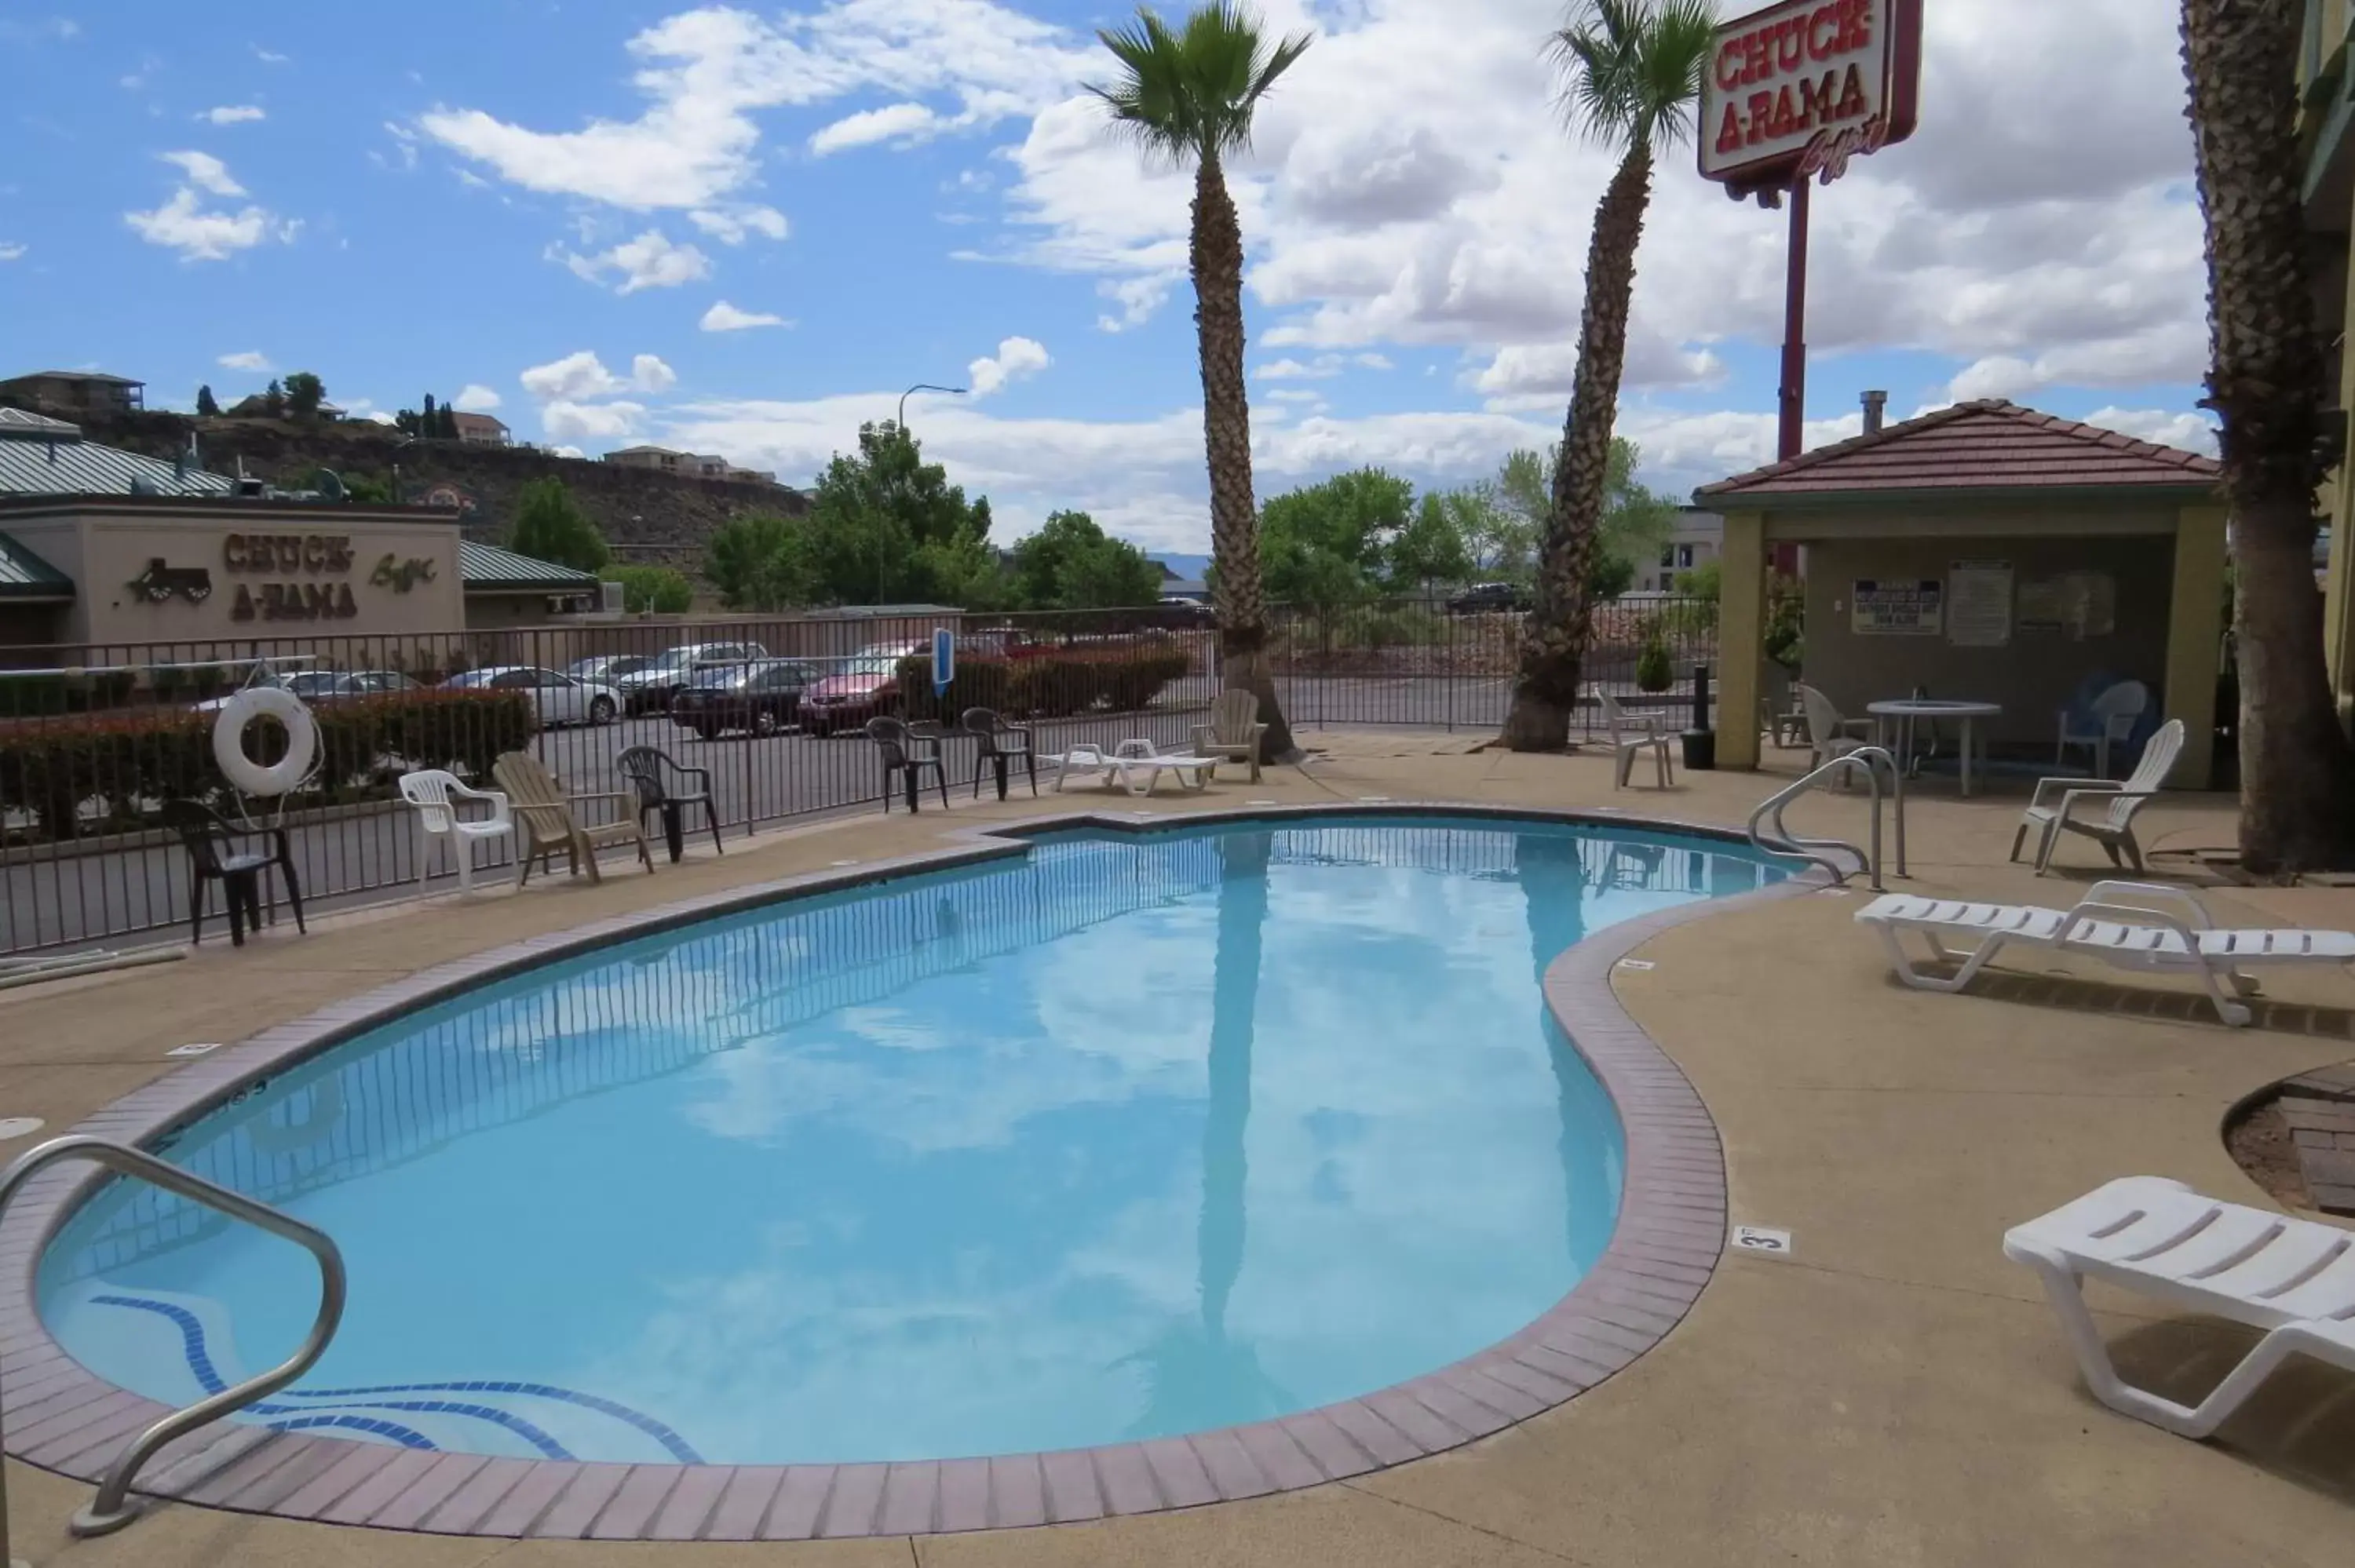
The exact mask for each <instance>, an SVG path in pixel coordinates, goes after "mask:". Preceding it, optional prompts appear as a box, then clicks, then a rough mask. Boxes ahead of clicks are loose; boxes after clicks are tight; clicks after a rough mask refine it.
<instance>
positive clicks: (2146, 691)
mask: <svg viewBox="0 0 2355 1568" xmlns="http://www.w3.org/2000/svg"><path fill="white" fill-rule="evenodd" d="M2149 706H2150V688H2149V687H2148V686H2146V685H2144V684H2143V683H2141V682H2140V681H2120V682H2119V683H2117V684H2116V685H2115V686H2112V687H2111V688H2110V689H2109V690H2107V691H2105V692H2104V693H2103V694H2101V695H2100V696H2098V697H2095V698H2094V705H2093V711H2092V726H2091V727H2090V728H2086V729H2081V730H2074V731H2073V730H2071V729H2070V727H2069V710H2068V709H2066V708H2063V709H2062V710H2061V743H2060V744H2059V745H2058V746H2056V747H2053V750H2052V761H2053V765H2054V766H2055V767H2062V766H2066V764H2067V763H2068V761H2069V748H2070V747H2073V746H2081V747H2084V748H2085V749H2086V750H2088V751H2090V752H2092V753H2093V754H2094V778H2096V779H2107V778H2108V777H2109V776H2110V747H2111V746H2112V745H2113V744H2115V745H2118V746H2124V745H2125V744H2126V742H2127V741H2129V740H2131V739H2133V738H2134V732H2135V726H2137V724H2140V723H2141V722H2142V715H2143V710H2144V709H2146V708H2147V707H2149Z"/></svg>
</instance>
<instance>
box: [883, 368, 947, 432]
mask: <svg viewBox="0 0 2355 1568" xmlns="http://www.w3.org/2000/svg"><path fill="white" fill-rule="evenodd" d="M917 392H945V393H947V394H949V396H951V397H964V387H935V386H933V385H932V383H931V382H929V381H919V382H917V383H916V384H915V385H914V386H913V387H909V388H908V390H907V391H906V392H902V393H900V413H899V417H898V418H895V419H894V420H893V421H892V422H893V423H894V424H896V425H897V426H899V428H900V433H901V434H902V435H904V434H906V433H907V429H908V398H909V397H910V395H911V394H913V393H917Z"/></svg>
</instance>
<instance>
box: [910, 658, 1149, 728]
mask: <svg viewBox="0 0 2355 1568" xmlns="http://www.w3.org/2000/svg"><path fill="white" fill-rule="evenodd" d="M1192 668H1193V657H1192V655H1191V654H1189V653H1188V652H1187V651H1186V650H1185V649H1183V648H1181V647H1177V646H1175V645H1173V644H1170V643H1166V642H1157V641H1156V642H1144V643H1126V644H1122V645H1119V646H1115V647H1110V648H1062V649H1057V650H1055V651H1053V652H1044V653H1039V654H1035V655H1032V656H1030V657H1027V658H1021V659H1000V658H988V657H980V656H976V655H973V654H962V653H961V654H959V655H958V656H957V662H956V675H955V678H954V680H952V681H951V682H950V683H949V689H948V691H947V693H946V694H943V696H940V697H934V696H933V695H932V655H931V653H929V652H924V653H918V654H915V655H913V656H911V657H910V658H906V659H902V660H900V670H899V679H900V693H901V698H902V704H903V705H904V706H905V708H906V710H907V715H908V716H909V717H910V718H916V719H939V720H942V721H943V722H947V723H954V722H955V720H956V719H957V718H958V717H959V716H960V715H963V714H964V710H965V709H967V708H994V709H996V711H997V712H999V713H1001V714H1004V715H1007V716H1009V717H1014V718H1061V717H1066V716H1069V715H1074V714H1083V713H1088V712H1090V711H1092V710H1093V709H1095V708H1097V707H1099V706H1101V707H1103V708H1106V709H1109V710H1110V711H1112V712H1114V713H1133V712H1135V711H1136V710H1138V709H1140V708H1145V707H1149V706H1151V705H1152V703H1153V699H1154V698H1155V697H1156V696H1158V695H1159V694H1161V690H1162V688H1163V687H1165V686H1167V685H1168V684H1169V683H1171V682H1172V681H1177V680H1181V679H1183V678H1184V677H1185V675H1186V673H1187V672H1188V671H1189V670H1190V669H1192Z"/></svg>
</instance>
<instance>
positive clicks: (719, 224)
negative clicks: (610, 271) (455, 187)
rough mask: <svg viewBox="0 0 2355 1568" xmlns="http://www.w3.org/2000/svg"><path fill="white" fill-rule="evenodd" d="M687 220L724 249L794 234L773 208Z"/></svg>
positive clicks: (723, 210) (699, 213)
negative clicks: (753, 239) (759, 237)
mask: <svg viewBox="0 0 2355 1568" xmlns="http://www.w3.org/2000/svg"><path fill="white" fill-rule="evenodd" d="M460 172H461V173H464V171H463V170H462V171H460ZM687 221H688V222H689V223H692V224H694V225H695V227H696V228H699V229H701V230H703V232H704V233H706V234H708V235H709V236H711V238H714V239H717V240H718V241H719V243H720V244H722V245H741V244H743V243H744V240H745V238H746V237H747V236H750V235H754V234H759V235H765V236H766V237H767V238H771V239H783V238H784V237H785V236H786V235H787V234H788V233H790V232H791V231H792V229H791V226H790V225H788V224H787V223H786V222H785V215H784V214H783V213H782V212H779V211H778V210H777V209H776V208H775V207H758V206H745V207H698V208H696V209H695V210H694V211H693V212H690V213H688V214H687Z"/></svg>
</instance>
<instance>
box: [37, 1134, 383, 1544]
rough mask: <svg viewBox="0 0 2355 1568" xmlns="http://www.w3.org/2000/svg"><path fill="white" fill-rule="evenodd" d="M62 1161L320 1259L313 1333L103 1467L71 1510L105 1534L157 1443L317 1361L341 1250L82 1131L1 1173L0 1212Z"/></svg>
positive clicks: (125, 1509)
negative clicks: (184, 1202)
mask: <svg viewBox="0 0 2355 1568" xmlns="http://www.w3.org/2000/svg"><path fill="white" fill-rule="evenodd" d="M61 1160H94V1161H96V1162H97V1163H98V1164H101V1165H103V1166H105V1167H107V1168H108V1169H109V1170H111V1171H114V1172H115V1173H116V1174H118V1175H122V1176H135V1177H137V1178H139V1179H140V1180H142V1181H149V1182H152V1183H154V1184H155V1186H158V1187H161V1188H163V1189H164V1190H165V1192H176V1193H178V1194H179V1195H180V1196H181V1197H183V1198H187V1199H190V1200H193V1201H194V1202H199V1203H202V1204H205V1205H206V1206H207V1207H208V1208H213V1209H218V1211H220V1212H221V1213H225V1214H227V1215H229V1217H230V1218H231V1219H236V1220H243V1221H245V1222H246V1223H247V1224H251V1225H259V1226H260V1227H261V1228H262V1229H263V1230H265V1231H269V1232H270V1233H272V1234H274V1235H280V1236H283V1237H285V1238H286V1239H287V1240H288V1241H291V1242H293V1243H294V1244H296V1245H299V1246H303V1247H306V1248H308V1249H309V1250H310V1253H311V1255H312V1256H313V1257H314V1258H316V1259H317V1260H318V1263H319V1315H318V1317H317V1318H316V1319H313V1321H312V1324H311V1331H310V1333H309V1334H307V1335H305V1336H304V1340H303V1342H302V1344H301V1345H299V1346H297V1347H296V1348H295V1351H294V1353H293V1355H291V1356H289V1357H287V1358H286V1359H285V1360H284V1361H281V1362H279V1363H278V1364H277V1365H276V1366H274V1367H272V1368H271V1369H270V1370H269V1371H268V1372H260V1373H257V1374H255V1375H254V1376H252V1377H250V1378H247V1379H246V1380H245V1381H244V1382H243V1383H236V1384H233V1385H232V1386H230V1387H228V1388H225V1389H222V1390H221V1391H220V1392H219V1393H214V1394H209V1395H208V1396H207V1397H205V1398H203V1399H200V1400H198V1401H197V1403H196V1404H191V1405H187V1406H186V1407H184V1408H182V1409H179V1410H176V1411H174V1412H172V1413H171V1414H169V1415H166V1416H165V1417H164V1418H163V1419H162V1420H160V1421H157V1422H155V1424H153V1425H150V1426H149V1427H147V1429H146V1430H145V1431H144V1432H141V1433H140V1434H139V1435H138V1436H135V1437H133V1438H132V1439H131V1443H130V1445H129V1446H127V1447H125V1448H124V1449H123V1452H122V1453H121V1454H120V1455H118V1456H117V1457H115V1460H114V1463H113V1464H112V1465H111V1466H109V1467H107V1471H106V1474H105V1475H104V1476H103V1477H101V1478H100V1480H99V1483H98V1492H97V1494H96V1495H95V1496H94V1497H92V1498H91V1500H90V1502H89V1503H88V1504H87V1505H85V1506H84V1507H82V1508H80V1509H77V1510H74V1515H73V1519H72V1520H71V1521H70V1523H69V1528H70V1529H71V1530H72V1531H73V1533H74V1534H76V1535H105V1534H108V1533H110V1532H111V1531H117V1530H120V1529H122V1528H123V1526H124V1525H126V1524H129V1523H130V1522H131V1521H132V1520H133V1519H135V1518H137V1517H138V1514H137V1510H134V1509H133V1508H131V1507H129V1506H128V1504H127V1501H126V1499H127V1498H128V1496H129V1494H130V1491H131V1483H132V1480H133V1478H135V1477H136V1476H137V1475H138V1473H139V1468H140V1467H141V1466H143V1465H144V1464H145V1463H146V1462H147V1461H148V1460H149V1459H151V1458H153V1457H155V1451H156V1450H157V1449H159V1448H161V1447H163V1446H164V1445H165V1444H166V1443H169V1442H171V1441H172V1440H173V1439H174V1438H176V1437H179V1436H184V1435H186V1434H187V1433H190V1432H193V1431H195V1430H196V1429H197V1427H199V1426H202V1425H206V1424H207V1423H208V1422H211V1421H215V1420H218V1419H219V1418H220V1417H221V1416H224V1415H227V1414H230V1413H231V1412H232V1411H238V1410H242V1409H244V1408H245V1407H246V1406H247V1405H249V1404H253V1403H254V1402H255V1401H256V1400H259V1399H262V1398H266V1397H267V1396H269V1395H270V1394H273V1393H277V1392H278V1391H279V1390H280V1389H282V1388H284V1387H285V1386H286V1385H287V1384H288V1383H293V1381H294V1380H295V1379H296V1378H299V1377H301V1376H302V1375H303V1374H304V1372H309V1371H310V1370H311V1368H312V1367H313V1366H314V1364H315V1363H316V1362H317V1361H318V1360H319V1357H320V1356H321V1355H322V1354H323V1353H324V1352H325V1351H326V1348H327V1341H328V1340H332V1339H334V1338H335V1334H336V1325H337V1324H338V1323H340V1322H341V1321H343V1316H344V1296H345V1275H344V1255H343V1254H342V1253H341V1252H340V1251H338V1250H337V1249H336V1244H335V1242H334V1241H333V1240H332V1239H331V1238H330V1237H329V1236H328V1235H327V1234H326V1232H325V1231H322V1230H320V1229H318V1228H317V1227H316V1226H314V1225H307V1224H304V1223H303V1222H302V1221H301V1220H298V1219H296V1218H295V1217H294V1216H293V1215H292V1214H289V1213H284V1212H283V1211H282V1210H279V1209H273V1208H272V1207H271V1206H270V1205H269V1204H267V1203H263V1202H256V1201H255V1200H254V1199H251V1198H249V1197H247V1196H246V1195H245V1194H244V1193H242V1192H231V1191H229V1189H228V1188H226V1187H223V1186H219V1185H218V1184H216V1183H214V1182H211V1181H206V1180H205V1179H204V1178H203V1177H201V1176H197V1175H194V1174H192V1173H190V1172H188V1171H183V1170H181V1169H180V1168H179V1167H178V1166H176V1165H169V1164H166V1163H165V1162H164V1161H163V1160H158V1159H156V1158H155V1156H154V1155H152V1154H149V1153H147V1152H146V1151H145V1150H139V1149H133V1147H132V1146H131V1145H129V1144H127V1143H120V1142H117V1141H116V1140H115V1139H111V1138H94V1137H91V1136H90V1135H89V1134H86V1133H72V1134H69V1135H67V1136H66V1137H63V1138H53V1139H49V1140H48V1142H46V1143H43V1144H41V1145H39V1146H38V1147H37V1148H34V1149H29V1150H26V1151H25V1152H24V1153H23V1154H22V1155H20V1156H18V1157H17V1159H16V1162H15V1163H14V1164H12V1165H10V1166H9V1167H8V1169H7V1171H5V1173H0V1211H5V1209H6V1208H7V1206H8V1203H9V1201H10V1200H11V1199H13V1198H15V1197H16V1194H17V1192H20V1191H22V1190H23V1188H24V1185H25V1183H26V1182H27V1181H29V1180H31V1179H32V1178H33V1177H34V1176H35V1175H37V1174H38V1173H39V1172H41V1171H45V1170H47V1169H48V1167H50V1166H52V1165H55V1164H57V1163H59V1161H61ZM8 1561H9V1558H8V1504H7V1489H6V1487H5V1484H0V1565H5V1563H8Z"/></svg>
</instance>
